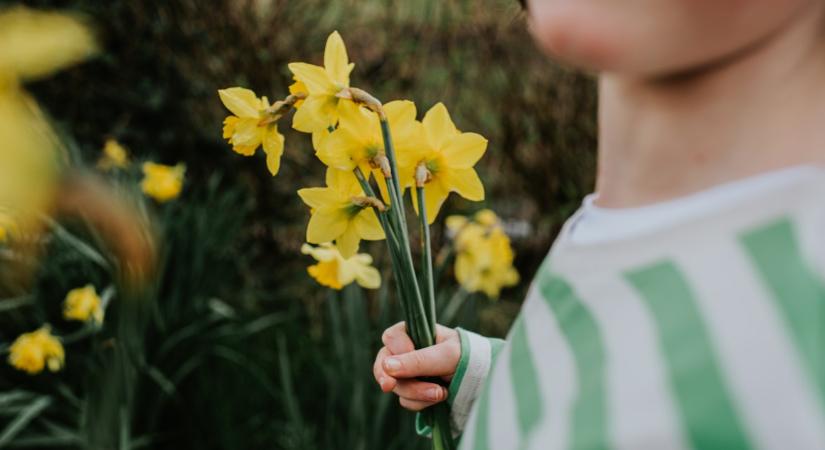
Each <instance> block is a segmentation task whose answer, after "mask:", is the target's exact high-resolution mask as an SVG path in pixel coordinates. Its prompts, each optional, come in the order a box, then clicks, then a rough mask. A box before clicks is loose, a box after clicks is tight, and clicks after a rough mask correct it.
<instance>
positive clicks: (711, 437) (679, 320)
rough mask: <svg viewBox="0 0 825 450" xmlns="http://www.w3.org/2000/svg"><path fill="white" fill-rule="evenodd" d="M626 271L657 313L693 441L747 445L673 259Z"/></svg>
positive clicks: (700, 445) (703, 445) (728, 448)
mask: <svg viewBox="0 0 825 450" xmlns="http://www.w3.org/2000/svg"><path fill="white" fill-rule="evenodd" d="M625 277H626V279H627V280H628V281H629V282H630V284H632V285H633V286H634V287H635V288H636V290H637V291H638V292H639V294H641V296H642V298H643V300H644V301H645V302H646V304H647V306H648V308H649V309H650V311H651V312H652V313H653V316H654V317H655V320H656V325H657V327H658V334H659V336H660V338H661V340H662V348H663V350H664V353H665V355H664V356H665V359H666V361H667V371H668V375H669V377H670V382H671V384H672V386H673V388H674V390H675V391H676V397H677V401H678V407H679V409H680V414H681V418H682V421H683V426H684V427H685V428H686V429H687V431H688V433H687V434H688V436H689V438H690V440H691V442H692V444H693V447H694V448H697V449H708V450H711V449H720V450H723V449H724V450H734V449H743V448H749V443H748V439H747V436H746V435H745V433H744V431H743V428H742V424H741V423H740V419H739V417H738V416H737V414H736V411H735V409H734V406H733V403H732V401H731V399H730V396H729V394H728V391H727V389H726V387H725V383H724V381H723V379H722V374H721V370H720V368H719V366H718V364H717V361H716V354H715V353H714V349H713V345H712V342H711V338H710V336H709V335H708V333H707V330H706V328H705V323H704V322H703V320H702V317H701V314H700V312H699V309H698V307H697V306H696V303H695V299H694V296H693V293H692V292H691V290H690V287H689V286H688V284H687V282H686V281H685V279H684V277H683V276H682V274H681V273H680V272H679V270H678V269H677V268H676V266H675V265H674V264H673V263H671V262H662V263H658V264H655V265H652V266H648V267H645V268H641V269H638V270H633V271H631V272H628V273H627V274H625ZM717 300H720V301H723V300H724V299H717ZM743 313H746V312H743Z"/></svg>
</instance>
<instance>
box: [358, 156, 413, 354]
mask: <svg viewBox="0 0 825 450" xmlns="http://www.w3.org/2000/svg"><path fill="white" fill-rule="evenodd" d="M353 172H354V173H355V178H357V179H358V183H359V184H360V185H361V189H363V190H364V193H365V194H366V195H368V196H370V197H375V191H374V190H373V189H372V186H371V185H370V183H369V181H368V180H367V177H366V176H365V175H364V172H362V171H361V169H360V168H358V167H356V168H355V169H354V170H353ZM376 198H377V197H376ZM375 213H376V214H377V215H378V220H379V221H380V222H381V227H382V228H383V229H384V234H385V235H386V237H387V246H388V247H389V249H390V258H391V259H392V262H393V264H392V269H393V274H394V275H395V279H396V281H397V283H396V285H395V287H396V294H397V295H398V299H399V301H400V302H401V307H402V308H403V309H404V317H406V318H410V317H413V315H414V311H413V309H412V305H410V302H409V301H408V299H407V296H406V295H404V294H403V293H404V292H408V291H409V286H408V284H409V283H408V281H407V280H406V277H405V276H404V274H403V273H402V272H401V270H400V269H401V267H402V266H403V258H402V256H401V253H402V249H401V243H400V242H399V240H398V237H397V233H396V228H395V227H393V226H392V225H391V223H390V221H389V220H388V216H389V217H390V218H392V217H393V216H392V214H387V212H386V211H378V210H376V211H375ZM408 328H409V332H410V337H412V338H413V341H415V342H419V341H420V340H421V333H420V332H419V330H418V328H417V327H413V326H410V327H408Z"/></svg>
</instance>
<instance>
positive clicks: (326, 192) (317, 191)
mask: <svg viewBox="0 0 825 450" xmlns="http://www.w3.org/2000/svg"><path fill="white" fill-rule="evenodd" d="M298 196H299V197H301V200H303V201H304V203H306V205H307V206H309V207H310V208H313V209H318V208H321V207H322V206H324V205H328V204H330V203H331V202H335V201H337V200H338V197H337V196H336V195H335V193H334V192H332V191H331V190H330V189H328V188H303V189H299V190H298ZM331 240H332V239H327V240H326V241H321V242H327V241H331ZM321 242H314V243H315V244H320V243H321Z"/></svg>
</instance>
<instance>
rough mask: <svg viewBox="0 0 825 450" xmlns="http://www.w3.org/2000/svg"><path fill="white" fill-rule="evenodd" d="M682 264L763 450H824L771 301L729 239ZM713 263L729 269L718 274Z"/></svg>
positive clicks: (816, 411)
mask: <svg viewBox="0 0 825 450" xmlns="http://www.w3.org/2000/svg"><path fill="white" fill-rule="evenodd" d="M705 239H706V241H705V242H703V244H702V245H701V247H700V248H695V249H694V250H693V251H690V252H684V253H683V255H682V256H680V257H679V258H677V260H676V262H677V264H678V265H679V266H680V267H681V268H682V270H683V271H684V273H685V277H686V278H687V279H688V284H689V285H690V286H691V288H692V289H693V293H694V296H695V297H696V299H697V304H698V306H699V308H700V310H701V312H702V316H703V319H704V321H705V323H706V324H707V326H708V328H709V330H708V331H709V334H710V335H711V336H712V338H713V342H714V344H715V348H716V350H717V352H718V354H719V359H720V366H721V367H722V371H723V373H724V375H725V376H726V378H727V385H728V388H729V389H730V390H731V394H732V396H733V398H734V399H735V403H736V404H737V405H738V407H739V408H738V410H739V412H740V414H741V416H742V418H743V420H744V422H745V424H746V428H747V431H748V432H749V434H750V435H752V437H753V438H754V440H755V444H756V445H757V446H758V447H759V448H765V449H777V450H782V449H789V448H800V449H802V448H806V449H807V448H825V429H823V425H824V424H825V417H823V413H822V410H821V409H820V408H819V404H818V398H819V397H818V396H817V395H816V393H815V391H814V389H813V388H812V386H811V385H810V384H809V381H808V379H807V377H806V376H805V373H804V372H803V370H802V368H801V365H800V361H799V359H798V358H797V356H796V355H798V352H797V351H796V349H795V348H794V346H793V344H792V342H791V340H790V338H789V336H788V334H787V332H786V331H785V328H784V323H783V322H782V320H781V318H780V314H781V312H780V311H778V310H777V307H776V305H775V303H774V300H773V298H772V297H771V296H770V294H768V292H766V287H765V286H764V284H763V283H762V281H761V280H760V279H758V278H757V277H756V275H755V273H754V270H755V269H754V268H753V267H752V265H751V263H750V261H749V259H748V258H747V256H746V255H745V254H744V249H742V248H741V247H740V246H738V245H737V242H736V240H735V239H734V238H733V237H732V236H731V235H727V236H723V237H722V238H719V237H717V236H713V237H711V236H705ZM708 261H718V262H722V263H724V267H723V269H724V275H721V274H720V272H719V271H720V267H719V266H718V265H716V264H708Z"/></svg>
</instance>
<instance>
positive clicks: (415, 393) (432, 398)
mask: <svg viewBox="0 0 825 450" xmlns="http://www.w3.org/2000/svg"><path fill="white" fill-rule="evenodd" d="M392 391H393V392H395V394H396V395H398V396H399V397H401V398H405V399H407V400H415V401H419V402H430V403H438V402H443V401H444V400H447V395H448V393H447V389H445V388H444V387H443V386H439V385H437V384H435V383H427V382H426V381H418V380H399V381H398V383H397V384H396V385H395V389H393V390H392Z"/></svg>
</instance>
